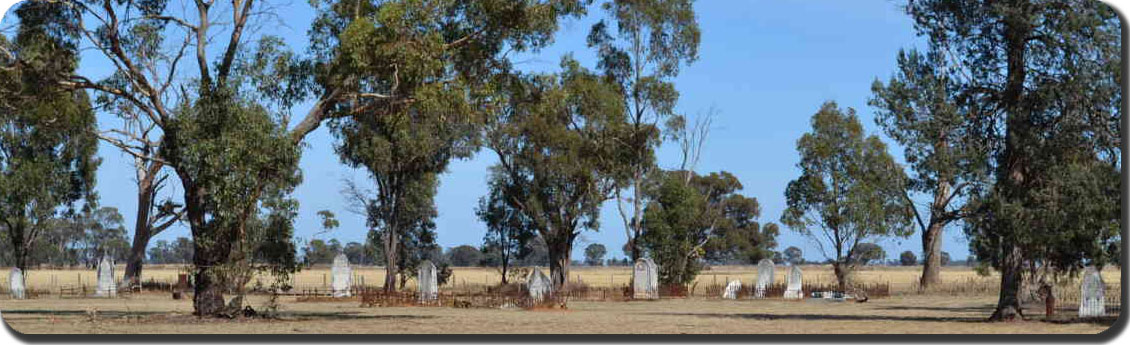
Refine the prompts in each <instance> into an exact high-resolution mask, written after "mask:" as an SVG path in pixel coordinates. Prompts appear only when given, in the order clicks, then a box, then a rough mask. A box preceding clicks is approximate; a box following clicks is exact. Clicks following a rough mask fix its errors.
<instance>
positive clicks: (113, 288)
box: [94, 255, 118, 298]
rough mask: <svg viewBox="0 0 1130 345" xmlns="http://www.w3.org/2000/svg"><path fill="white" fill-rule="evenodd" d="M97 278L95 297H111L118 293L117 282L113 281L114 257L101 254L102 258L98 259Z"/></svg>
mask: <svg viewBox="0 0 1130 345" xmlns="http://www.w3.org/2000/svg"><path fill="white" fill-rule="evenodd" d="M97 279H98V281H97V285H96V287H95V290H94V296H95V297H107V298H113V297H116V296H117V295H118V283H117V282H115V281H114V259H112V258H110V256H108V255H106V256H102V260H99V261H98V277H97Z"/></svg>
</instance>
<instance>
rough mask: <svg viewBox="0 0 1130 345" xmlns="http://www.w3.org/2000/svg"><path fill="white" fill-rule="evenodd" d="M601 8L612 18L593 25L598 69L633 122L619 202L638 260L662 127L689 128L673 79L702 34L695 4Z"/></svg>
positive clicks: (647, 1)
mask: <svg viewBox="0 0 1130 345" xmlns="http://www.w3.org/2000/svg"><path fill="white" fill-rule="evenodd" d="M601 7H602V9H603V10H604V11H605V12H607V16H608V18H607V19H604V20H601V21H599V22H597V23H596V24H595V25H593V27H592V30H591V31H590V33H589V36H588V45H589V46H590V47H593V48H596V49H597V56H598V59H599V60H598V61H599V62H598V67H599V69H600V70H602V71H603V72H604V74H605V77H606V78H607V79H609V80H610V81H612V82H613V83H614V84H615V85H616V86H617V88H618V91H619V92H620V93H621V94H622V95H623V101H624V104H623V106H624V111H625V112H626V113H627V114H628V122H629V123H630V124H631V129H632V134H631V136H629V137H628V138H627V140H625V141H624V142H622V143H619V145H623V146H625V147H626V148H627V149H628V150H630V151H629V154H628V155H626V157H625V159H627V162H628V164H629V167H630V169H628V170H627V171H626V172H625V174H624V176H623V177H622V178H621V182H620V183H621V185H620V186H619V187H620V188H619V189H617V193H616V194H617V195H616V202H617V206H618V210H619V213H620V217H621V219H622V220H623V222H624V230H625V232H626V233H627V239H628V248H629V249H630V255H631V259H632V260H633V261H634V260H636V259H639V258H640V254H641V252H640V246H639V245H638V244H637V240H638V239H639V237H640V236H641V235H642V233H643V231H644V229H643V215H644V207H645V206H646V205H647V203H648V199H647V195H646V193H645V189H646V187H645V186H644V184H645V183H646V182H645V180H646V179H647V178H648V176H649V175H650V174H651V173H652V172H653V171H655V170H656V169H657V165H656V158H655V149H656V148H657V147H658V146H659V145H660V144H661V142H662V135H661V134H662V133H661V132H662V127H664V126H667V125H670V127H673V128H672V129H673V130H674V131H673V132H678V130H679V129H680V127H682V126H684V125H685V123H684V122H685V120H684V119H683V118H682V117H681V116H679V115H677V114H676V113H675V105H676V104H677V103H678V100H679V92H678V91H677V90H675V85H674V82H673V81H672V80H673V79H674V78H675V77H676V76H678V74H679V70H680V68H681V67H682V66H684V65H688V64H691V63H693V62H694V61H695V60H697V59H698V45H699V40H700V36H701V32H700V30H699V27H698V19H697V18H696V16H695V11H694V1H693V0H673V1H671V0H609V1H607V2H605V3H603V4H602V5H601ZM610 22H611V23H610ZM683 170H688V171H689V170H691V169H689V168H687V167H684V168H683ZM625 193H631V195H624V194H625Z"/></svg>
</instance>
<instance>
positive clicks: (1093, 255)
mask: <svg viewBox="0 0 1130 345" xmlns="http://www.w3.org/2000/svg"><path fill="white" fill-rule="evenodd" d="M906 11H907V13H908V14H909V15H910V16H911V17H912V18H913V20H914V22H915V29H916V30H917V31H918V33H919V34H920V35H922V36H924V37H926V38H927V39H928V43H929V45H930V46H931V47H933V48H934V49H937V50H939V51H943V52H945V54H946V55H945V56H946V58H947V59H948V61H950V63H951V64H953V65H954V66H955V67H956V68H955V69H954V72H953V73H950V76H951V79H952V80H953V81H954V83H955V88H954V90H953V91H952V92H953V93H954V94H955V95H957V96H958V97H961V98H963V99H965V100H966V101H965V102H966V104H967V105H968V107H969V109H970V113H969V116H968V117H967V121H968V125H969V126H970V127H971V128H973V129H974V131H973V132H971V134H974V135H976V137H978V138H983V139H984V140H985V147H987V148H988V155H989V157H990V158H989V160H988V164H989V169H990V176H989V177H990V178H989V179H988V181H987V182H986V183H985V184H983V185H981V186H977V188H975V189H974V191H975V192H976V193H975V194H973V195H972V196H971V197H970V200H969V204H970V205H971V206H970V207H972V208H973V209H972V210H973V213H974V214H973V215H971V216H970V217H968V219H967V220H966V222H965V231H966V234H967V235H968V236H969V237H970V240H971V241H970V247H971V249H972V251H973V252H974V253H975V254H976V255H977V258H978V259H979V260H981V261H982V262H986V263H988V264H990V265H992V266H993V267H994V268H996V269H997V271H999V272H1000V274H1001V284H1000V296H999V299H998V301H997V307H996V310H995V311H994V312H993V314H992V315H991V316H990V320H1016V319H1021V318H1023V313H1022V309H1021V304H1022V298H1023V297H1024V296H1023V295H1022V293H1021V292H1022V287H1023V286H1024V285H1025V281H1026V279H1027V280H1028V281H1029V282H1031V281H1033V280H1036V279H1035V278H1036V277H1035V271H1036V270H1043V269H1050V270H1053V271H1057V272H1067V273H1071V272H1077V271H1078V270H1079V269H1080V268H1081V267H1082V265H1084V264H1096V265H1101V264H1103V263H1106V262H1109V261H1111V260H1112V258H1113V257H1114V256H1113V255H1116V254H1117V253H1118V251H1117V250H1116V249H1113V248H1118V247H1120V245H1121V238H1120V236H1118V235H1117V230H1113V229H1116V228H1117V227H1116V226H1113V224H1115V223H1117V219H1118V216H1117V215H1116V214H1115V213H1116V212H1114V213H1112V212H1110V211H1111V209H1112V207H1113V205H1117V204H1118V200H1120V198H1119V197H1118V195H1117V193H1111V192H1110V190H1111V189H1112V188H1109V187H1108V188H1101V187H1098V186H1100V185H1104V184H1105V185H1107V186H1117V185H1118V181H1117V178H1115V177H1114V176H1113V175H1112V172H1113V171H1115V170H1117V167H1119V166H1120V165H1121V159H1122V157H1121V153H1120V152H1119V149H1118V148H1119V145H1120V144H1121V140H1122V138H1121V131H1120V130H1119V123H1120V121H1121V117H1122V114H1121V112H1122V108H1121V102H1122V87H1121V85H1122V79H1121V78H1122V76H1121V74H1122V70H1121V68H1120V67H1119V66H1120V64H1121V55H1120V54H1119V50H1120V49H1121V45H1120V43H1119V42H1120V40H1121V34H1122V31H1121V23H1120V21H1119V19H1118V16H1117V14H1116V13H1115V12H1114V10H1113V9H1111V8H1110V7H1109V6H1107V5H1105V4H1103V3H1101V2H1098V1H1088V0H1078V1H1076V0H1072V1H1040V0H1009V1H975V0H963V1H940V0H920V1H918V0H916V1H910V2H909V3H908V6H907V7H906ZM1063 176H1075V177H1080V178H1081V179H1076V180H1066V179H1064V177H1063ZM1084 176H1090V177H1089V179H1088V178H1083V177H1084ZM1095 180H1098V181H1103V182H1102V183H1100V184H1098V185H1095V184H1093V183H1095ZM1068 195H1070V196H1072V198H1065V197H1066V196H1068ZM1083 203H1087V204H1086V205H1084V204H1083ZM1087 205H1090V206H1087ZM1092 206H1093V207H1092ZM1067 210H1074V211H1083V210H1087V211H1086V212H1083V213H1065V211H1067ZM1067 220H1075V221H1076V222H1073V223H1072V222H1067Z"/></svg>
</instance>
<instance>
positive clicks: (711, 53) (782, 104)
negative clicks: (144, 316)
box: [2, 0, 968, 259]
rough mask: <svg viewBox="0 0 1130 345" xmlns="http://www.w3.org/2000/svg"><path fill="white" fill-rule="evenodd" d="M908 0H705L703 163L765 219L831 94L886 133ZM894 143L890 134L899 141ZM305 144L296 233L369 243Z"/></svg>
mask: <svg viewBox="0 0 1130 345" xmlns="http://www.w3.org/2000/svg"><path fill="white" fill-rule="evenodd" d="M174 2H175V0H174ZM901 3H902V1H890V0H866V1H838V0H807V1H781V0H764V1H756V0H750V1H715V0H705V1H698V3H696V5H695V9H696V11H697V13H698V21H699V25H700V27H701V29H702V44H701V46H700V47H699V55H700V58H699V60H698V61H696V62H695V63H694V64H692V65H690V66H688V67H685V68H684V69H683V70H682V74H681V75H680V76H679V77H678V78H677V79H676V80H675V83H676V87H677V88H678V90H679V92H680V93H681V95H682V98H681V99H680V102H679V105H678V107H677V109H678V110H679V111H680V112H683V113H686V114H690V115H695V114H700V113H704V112H706V111H707V110H708V109H710V108H712V107H713V108H715V109H717V110H718V111H719V114H718V115H717V116H716V117H715V120H714V125H713V127H712V131H711V133H710V137H709V139H708V142H707V144H706V148H705V150H704V151H705V152H704V154H703V157H702V161H701V163H700V164H699V166H698V171H699V172H703V173H707V172H713V171H719V170H726V171H729V172H731V173H733V174H734V175H736V176H737V177H738V178H739V179H740V180H741V182H742V184H743V185H744V186H745V190H743V191H742V193H743V194H745V195H746V196H750V197H756V198H757V199H758V200H759V201H760V203H761V206H762V215H761V219H760V220H761V222H762V223H765V222H776V221H777V220H778V218H779V217H780V215H781V212H782V210H784V208H785V199H784V189H785V186H786V185H787V183H788V181H790V180H791V179H794V178H796V176H798V175H799V171H798V169H796V167H795V165H796V163H797V160H798V157H797V154H796V146H795V143H796V139H797V138H799V137H800V136H801V135H802V134H803V133H804V132H806V131H808V130H809V118H810V117H811V116H812V114H813V113H815V112H816V110H817V109H818V108H819V107H820V105H821V104H822V103H823V102H825V101H829V100H831V101H836V102H838V103H839V104H840V106H841V107H852V108H855V109H856V110H857V111H858V112H859V116H860V118H861V119H862V120H863V122H864V125H865V127H866V128H867V130H868V131H869V132H870V133H878V129H877V128H876V126H875V124H874V122H873V109H871V108H870V107H868V106H867V99H868V97H870V87H871V83H872V82H873V81H874V80H875V79H876V78H879V79H881V80H886V79H887V78H888V77H889V76H890V75H891V73H892V72H893V71H894V69H895V56H896V53H897V52H898V50H899V49H900V48H908V47H912V46H914V45H915V44H916V43H918V42H919V40H918V39H917V38H916V37H915V35H914V33H913V28H912V26H911V25H912V23H911V21H910V19H909V18H908V17H906V16H905V15H904V14H903V13H902V12H901V11H900V9H899V7H898V6H899V5H900V4H901ZM278 6H279V8H280V9H282V10H283V12H284V14H282V15H281V17H280V18H279V21H278V22H277V23H276V22H271V23H269V24H268V25H266V26H265V27H264V29H263V31H264V32H269V33H271V34H275V35H280V36H282V37H284V38H285V39H286V40H287V42H288V43H290V44H291V47H292V49H295V50H297V51H305V44H306V43H305V42H306V30H307V28H308V26H309V22H310V20H311V18H312V15H313V13H312V11H311V9H310V8H309V6H308V5H307V3H306V2H305V1H301V0H292V2H291V3H289V4H281V5H278ZM603 15H604V13H603V12H602V11H600V10H599V8H598V7H595V6H594V7H593V8H592V9H590V13H589V15H588V16H587V17H585V18H583V19H579V20H576V19H570V20H568V21H566V22H565V23H563V25H562V27H561V29H560V31H559V32H558V35H557V38H556V41H555V43H554V44H553V45H552V46H551V47H549V48H547V49H545V50H543V51H541V52H539V53H537V54H533V55H526V56H521V57H519V58H518V60H520V63H519V64H518V67H519V68H521V69H523V70H529V71H552V70H556V69H557V66H558V62H559V60H560V58H561V56H563V55H564V54H568V53H572V54H573V55H574V56H575V57H576V58H577V59H578V60H580V61H581V62H582V63H583V64H585V65H587V66H589V67H590V68H595V62H594V55H593V52H592V51H591V50H590V49H588V48H587V47H586V46H585V35H586V34H587V33H588V31H589V28H590V26H591V25H592V24H593V23H594V22H595V21H596V20H598V19H599V18H598V17H601V16H603ZM8 17H10V16H7V17H6V18H5V20H4V22H3V25H2V26H3V27H5V28H10V25H11V23H13V22H14V20H13V19H14V18H8ZM273 24H281V25H278V26H277V27H275V26H274V25H273ZM6 33H9V34H10V32H6ZM108 68H109V66H108V65H107V64H106V63H105V62H104V61H103V60H100V59H98V58H97V56H96V54H94V53H93V52H88V53H87V54H84V61H83V63H82V67H81V72H82V73H84V74H88V75H93V76H102V75H105V73H107V71H108ZM308 107H309V104H302V105H299V106H298V107H296V108H295V109H294V112H295V114H296V115H295V117H299V118H300V117H301V116H302V115H304V114H305V112H306V110H307V109H308ZM99 118H100V121H102V122H103V123H104V125H112V124H113V122H112V116H107V115H105V114H103V115H102V116H100V117H99ZM295 121H296V122H297V121H298V120H297V119H296V120H295ZM884 140H885V141H887V142H888V143H889V144H891V142H890V140H889V139H888V138H886V137H884ZM306 143H307V146H306V148H305V150H304V153H303V157H302V161H301V168H302V170H303V174H304V176H305V181H304V183H303V184H302V185H301V186H299V187H298V188H297V190H296V191H295V194H294V196H295V197H296V198H297V199H298V200H299V202H300V204H301V206H300V211H299V216H298V219H297V223H296V224H295V225H296V229H297V233H296V236H297V237H299V238H302V239H305V240H309V239H312V238H321V239H329V238H338V239H340V240H342V241H343V242H349V241H358V242H360V241H364V239H365V234H366V231H367V230H366V229H365V226H364V217H363V216H360V215H357V214H353V213H350V212H349V211H348V210H347V205H346V202H345V199H344V198H343V197H342V196H341V194H340V190H341V187H342V185H343V184H342V180H343V179H355V180H356V181H358V182H361V183H362V184H363V185H370V186H371V182H367V180H366V174H365V173H364V172H362V171H356V170H353V169H350V168H347V167H345V166H343V165H342V164H340V162H339V160H338V158H337V156H336V155H335V154H334V153H333V138H332V136H331V135H330V134H329V133H328V131H327V130H326V128H325V127H324V126H323V127H322V128H319V129H318V130H317V131H315V132H314V133H312V134H311V135H310V136H308V137H307V139H306ZM674 146H675V145H674V144H669V145H667V146H665V147H664V148H662V149H661V150H660V159H659V162H660V165H661V166H662V167H674V166H676V164H678V162H679V155H678V153H677V152H676V150H675V149H674V148H675V147H674ZM891 153H892V154H893V155H895V157H896V158H898V159H900V160H901V157H902V154H901V148H898V147H897V146H895V145H893V144H892V147H891ZM99 154H100V155H101V156H102V157H103V158H104V161H103V163H102V167H101V168H100V170H99V172H98V191H99V194H100V195H101V203H102V205H104V206H114V207H117V208H118V209H119V210H120V212H121V213H122V214H123V216H125V218H126V219H127V222H126V227H127V229H130V231H131V232H132V226H133V221H132V219H133V216H134V214H135V209H134V208H135V207H136V194H135V193H136V185H135V182H134V175H133V170H132V159H130V158H129V157H128V156H126V155H125V154H122V153H120V152H119V151H118V150H117V149H116V148H114V147H113V146H110V145H107V144H103V145H102V146H101V147H100V152H99ZM494 161H495V158H494V157H493V153H491V152H490V151H485V150H484V151H482V152H480V153H479V154H478V155H477V156H476V157H474V158H473V159H470V160H464V161H457V162H454V163H452V164H451V166H450V169H449V171H448V172H447V173H446V174H444V175H443V177H442V184H441V186H440V188H439V194H438V195H437V197H436V201H437V204H438V209H439V218H438V219H437V221H436V223H437V228H438V229H437V232H438V235H439V236H438V241H439V243H440V244H441V245H442V246H444V247H453V246H456V245H461V244H471V245H475V246H478V245H479V244H481V242H482V237H483V233H484V231H485V228H484V226H483V225H482V223H481V222H479V221H478V219H477V218H476V217H475V214H474V207H475V205H476V203H477V200H478V198H479V197H480V196H482V195H483V194H485V192H486V186H485V181H486V172H487V168H488V167H489V166H490V165H491V164H493V163H494ZM166 189H167V190H168V192H169V193H166V194H170V193H171V194H170V195H175V197H177V198H179V197H180V196H179V195H180V194H179V191H180V188H179V186H177V185H176V183H175V182H174V183H171V184H170V185H169V186H168V187H167V188H166ZM319 210H330V211H333V212H334V213H336V214H337V216H338V219H339V220H340V221H341V227H340V228H338V229H337V230H335V231H334V232H332V233H329V234H320V235H319V234H318V233H320V232H321V229H320V228H319V226H320V225H319V221H318V218H317V215H316V212H318V211H319ZM601 217H602V218H601V224H602V228H601V229H600V231H599V232H586V233H584V234H583V235H582V237H581V239H580V240H579V241H578V243H577V244H576V245H575V249H574V253H573V256H574V258H579V257H580V256H581V252H582V251H583V248H584V246H586V245H587V244H588V243H602V244H604V245H605V246H607V247H608V248H609V253H610V254H611V255H613V256H616V257H622V256H623V253H621V251H620V248H621V246H622V245H623V243H624V242H625V239H626V238H625V233H624V229H623V226H622V223H621V221H620V218H619V215H618V213H617V212H616V211H615V202H614V201H610V202H608V203H607V204H606V205H605V207H604V209H603V212H602V216H601ZM189 234H190V233H189V231H188V229H187V227H186V226H183V225H178V226H175V227H173V228H171V229H170V230H168V231H166V232H164V233H162V234H160V235H158V236H157V237H156V238H155V240H172V239H174V238H176V237H179V236H189ZM918 236H919V235H918V234H915V235H913V236H911V237H909V238H906V239H887V240H884V241H883V242H881V244H882V245H883V246H884V247H885V248H886V250H887V253H888V258H889V259H890V258H897V255H898V253H899V252H902V251H904V250H911V251H914V252H915V253H918V252H919V251H920V250H921V244H920V243H921V241H920V238H919V237H918ZM944 241H945V242H944V246H943V250H945V251H948V252H949V253H950V254H951V255H952V256H953V258H954V259H962V258H965V257H966V255H968V250H967V241H966V239H965V236H964V235H963V234H962V233H961V230H960V229H959V228H951V229H947V231H946V234H945V237H944ZM778 243H779V246H778V248H777V249H778V250H783V249H784V248H786V247H788V246H797V247H800V248H801V249H803V250H804V252H805V257H806V258H808V259H823V255H822V254H821V253H820V252H819V249H818V247H817V246H816V245H815V244H814V243H812V242H810V240H808V239H807V238H805V237H802V236H800V235H798V234H796V233H793V232H791V231H790V230H788V229H787V228H783V229H782V233H781V236H780V237H778Z"/></svg>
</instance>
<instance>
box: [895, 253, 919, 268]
mask: <svg viewBox="0 0 1130 345" xmlns="http://www.w3.org/2000/svg"><path fill="white" fill-rule="evenodd" d="M899 264H900V265H903V266H914V265H917V264H918V256H917V255H914V252H912V251H909V250H908V251H905V252H902V254H901V255H899Z"/></svg>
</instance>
